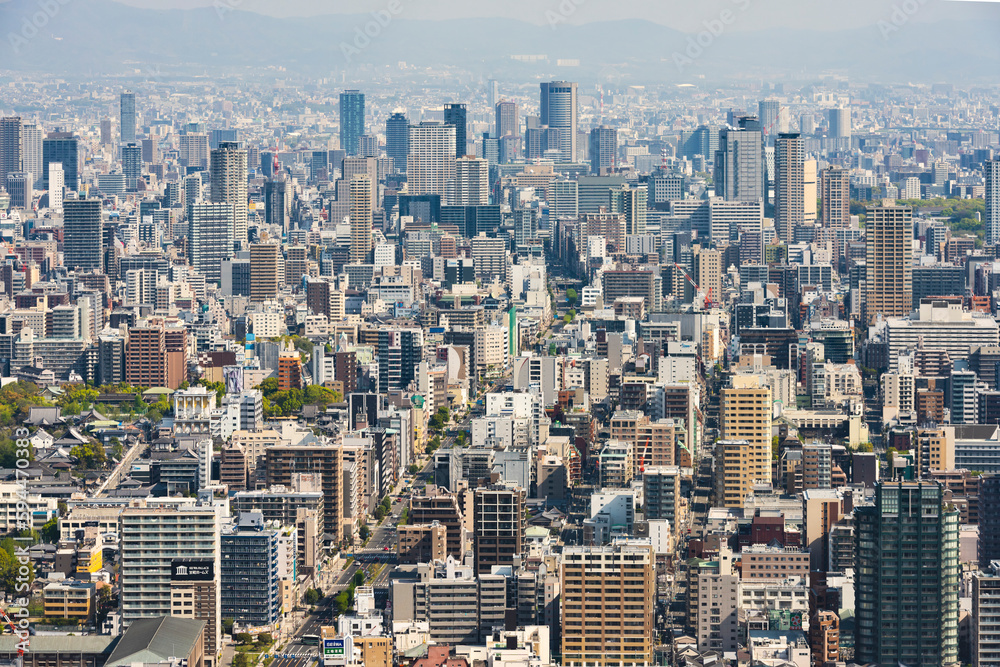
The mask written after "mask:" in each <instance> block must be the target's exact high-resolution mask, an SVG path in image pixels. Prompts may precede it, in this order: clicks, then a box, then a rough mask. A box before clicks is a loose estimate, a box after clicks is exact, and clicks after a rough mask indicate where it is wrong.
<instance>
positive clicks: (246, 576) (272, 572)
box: [219, 512, 281, 627]
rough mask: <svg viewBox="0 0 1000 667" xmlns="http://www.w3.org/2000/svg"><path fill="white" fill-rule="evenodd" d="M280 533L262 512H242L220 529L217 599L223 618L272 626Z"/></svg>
mask: <svg viewBox="0 0 1000 667" xmlns="http://www.w3.org/2000/svg"><path fill="white" fill-rule="evenodd" d="M279 542H280V532H279V531H278V530H274V529H273V528H271V529H268V528H267V527H266V526H265V525H264V515H263V514H261V513H259V512H243V513H242V514H240V515H239V519H237V521H236V524H235V525H233V526H227V528H226V529H225V530H223V532H222V536H221V538H220V544H219V549H220V552H221V554H222V557H221V569H220V572H219V598H220V600H221V607H222V617H223V618H229V619H232V620H234V621H236V622H237V623H242V624H245V625H249V626H255V627H263V626H273V625H275V624H276V623H277V622H278V618H279V617H280V616H281V574H280V571H279V569H278V568H279V557H278V548H279Z"/></svg>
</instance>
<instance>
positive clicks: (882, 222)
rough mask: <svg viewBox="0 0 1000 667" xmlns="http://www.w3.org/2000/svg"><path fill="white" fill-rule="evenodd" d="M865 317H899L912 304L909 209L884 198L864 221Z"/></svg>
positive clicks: (911, 255)
mask: <svg viewBox="0 0 1000 667" xmlns="http://www.w3.org/2000/svg"><path fill="white" fill-rule="evenodd" d="M865 235H866V239H867V240H866V252H865V259H866V262H865V278H866V281H867V282H866V286H865V290H866V291H865V321H866V322H867V323H868V324H872V323H874V322H875V318H876V317H877V316H878V315H882V316H883V317H903V316H905V315H907V314H908V313H909V312H910V309H911V307H912V306H913V303H912V298H911V293H912V291H913V267H912V266H911V263H912V260H913V209H911V208H910V207H908V206H897V205H896V203H895V202H893V201H891V200H886V201H885V202H884V203H883V205H882V206H873V207H871V208H869V209H868V218H867V220H866V222H865Z"/></svg>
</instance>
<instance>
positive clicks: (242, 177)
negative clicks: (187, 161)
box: [211, 141, 249, 249]
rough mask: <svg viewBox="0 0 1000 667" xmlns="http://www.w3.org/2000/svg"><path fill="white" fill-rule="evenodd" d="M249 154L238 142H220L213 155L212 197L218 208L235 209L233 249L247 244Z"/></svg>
mask: <svg viewBox="0 0 1000 667" xmlns="http://www.w3.org/2000/svg"><path fill="white" fill-rule="evenodd" d="M247 196H248V195H247V152H246V150H245V149H243V148H240V145H239V143H237V142H235V141H222V142H219V147H218V148H217V149H215V150H214V151H212V195H211V200H212V202H213V203H215V204H221V203H226V204H229V205H230V206H232V207H233V247H234V248H236V249H238V248H241V247H243V245H245V244H246V242H247V232H248V230H247V223H248V215H249V213H248V208H247Z"/></svg>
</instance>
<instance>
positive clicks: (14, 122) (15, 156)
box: [0, 116, 21, 183]
mask: <svg viewBox="0 0 1000 667" xmlns="http://www.w3.org/2000/svg"><path fill="white" fill-rule="evenodd" d="M15 171H21V118H20V116H9V117H6V118H0V183H2V182H4V181H6V180H7V174H9V173H12V172H15Z"/></svg>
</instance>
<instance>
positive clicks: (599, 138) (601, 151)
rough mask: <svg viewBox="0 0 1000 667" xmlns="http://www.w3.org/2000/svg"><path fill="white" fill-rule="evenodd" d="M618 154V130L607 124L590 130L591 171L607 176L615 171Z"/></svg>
mask: <svg viewBox="0 0 1000 667" xmlns="http://www.w3.org/2000/svg"><path fill="white" fill-rule="evenodd" d="M617 154H618V130H616V129H615V128H613V127H608V126H607V125H601V126H600V127H595V128H594V129H593V130H591V131H590V173H591V174H593V175H594V176H606V175H607V174H609V173H610V172H612V171H614V168H615V161H616V157H617Z"/></svg>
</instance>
